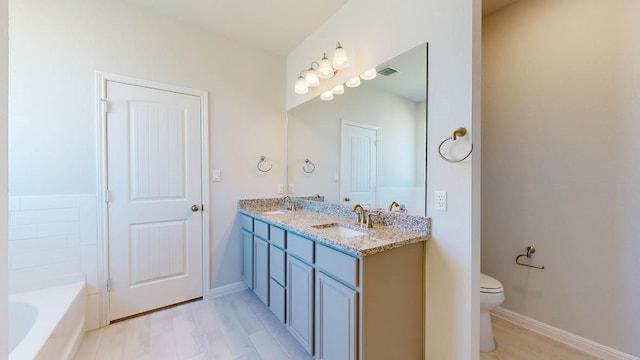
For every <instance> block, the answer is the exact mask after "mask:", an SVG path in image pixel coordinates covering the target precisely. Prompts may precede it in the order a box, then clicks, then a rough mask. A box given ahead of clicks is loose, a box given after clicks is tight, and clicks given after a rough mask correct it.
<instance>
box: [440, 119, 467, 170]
mask: <svg viewBox="0 0 640 360" xmlns="http://www.w3.org/2000/svg"><path fill="white" fill-rule="evenodd" d="M465 135H467V129H465V128H463V127H459V128H457V129H455V130H454V131H453V134H452V135H451V137H448V138H446V139H444V140H442V142H441V143H440V145H438V155H440V157H441V158H442V160H444V161H447V162H450V163H459V162H461V161H464V160H465V159H466V158H468V157H469V155H471V153H472V152H473V144H471V149H470V150H469V152H468V153H467V155H465V156H464V157H463V158H462V159H458V160H455V159H449V158H448V157H446V156H444V155H442V145H444V143H446V142H447V141H449V140H451V141H456V140H457V139H458V136H465Z"/></svg>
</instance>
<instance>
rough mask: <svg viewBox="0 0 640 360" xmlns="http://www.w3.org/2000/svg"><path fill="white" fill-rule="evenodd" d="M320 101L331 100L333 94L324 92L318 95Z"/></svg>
mask: <svg viewBox="0 0 640 360" xmlns="http://www.w3.org/2000/svg"><path fill="white" fill-rule="evenodd" d="M320 100H324V101H330V100H333V93H332V92H331V91H325V92H323V93H322V94H321V95H320Z"/></svg>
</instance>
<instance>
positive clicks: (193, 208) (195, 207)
mask: <svg viewBox="0 0 640 360" xmlns="http://www.w3.org/2000/svg"><path fill="white" fill-rule="evenodd" d="M198 210H200V206H198V205H191V211H193V212H197V211H198Z"/></svg>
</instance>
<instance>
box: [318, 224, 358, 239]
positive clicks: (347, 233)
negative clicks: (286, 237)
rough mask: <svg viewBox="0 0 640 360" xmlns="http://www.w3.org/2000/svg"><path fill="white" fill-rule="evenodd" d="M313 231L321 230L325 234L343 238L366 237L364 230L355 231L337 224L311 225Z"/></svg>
mask: <svg viewBox="0 0 640 360" xmlns="http://www.w3.org/2000/svg"><path fill="white" fill-rule="evenodd" d="M311 227H312V228H314V229H318V230H322V231H323V232H325V233H327V234H333V235H337V236H340V237H343V238H350V237H356V236H362V235H367V231H366V230H356V229H352V228H350V227H347V226H345V225H343V224H339V223H330V224H322V225H312V226H311Z"/></svg>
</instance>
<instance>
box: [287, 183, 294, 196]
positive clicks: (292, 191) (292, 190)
mask: <svg viewBox="0 0 640 360" xmlns="http://www.w3.org/2000/svg"><path fill="white" fill-rule="evenodd" d="M295 190H296V187H295V186H294V185H293V184H289V191H288V194H293V193H294V192H295Z"/></svg>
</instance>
